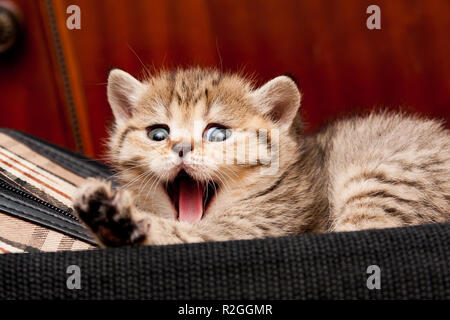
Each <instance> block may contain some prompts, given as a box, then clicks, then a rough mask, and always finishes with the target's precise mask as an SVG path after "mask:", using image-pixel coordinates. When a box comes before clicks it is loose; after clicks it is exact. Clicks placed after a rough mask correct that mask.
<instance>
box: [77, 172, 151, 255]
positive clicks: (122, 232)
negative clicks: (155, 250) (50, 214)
mask: <svg viewBox="0 0 450 320" xmlns="http://www.w3.org/2000/svg"><path fill="white" fill-rule="evenodd" d="M73 205H74V209H75V212H76V214H77V215H78V217H79V218H80V220H81V221H82V222H84V223H85V224H86V225H87V226H88V228H89V229H90V230H91V231H92V233H93V234H94V235H95V236H96V237H97V239H98V241H99V242H100V244H102V245H103V246H106V247H118V246H125V245H139V244H142V243H143V242H144V240H145V238H146V235H147V232H148V229H149V223H148V220H139V221H138V220H136V219H135V218H134V212H135V211H136V208H135V207H134V204H133V201H132V197H131V195H130V194H129V193H128V192H127V191H123V190H120V189H116V190H114V189H113V188H112V187H111V184H110V183H109V182H107V181H104V180H99V179H94V178H89V179H88V180H87V181H86V183H85V184H83V185H82V186H81V187H80V188H79V189H78V191H77V193H76V194H75V196H74V197H73Z"/></svg>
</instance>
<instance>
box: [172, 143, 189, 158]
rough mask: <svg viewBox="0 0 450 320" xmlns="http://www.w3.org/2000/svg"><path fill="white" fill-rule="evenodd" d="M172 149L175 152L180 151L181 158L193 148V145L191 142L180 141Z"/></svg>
mask: <svg viewBox="0 0 450 320" xmlns="http://www.w3.org/2000/svg"><path fill="white" fill-rule="evenodd" d="M172 150H173V151H174V152H175V153H178V156H179V157H180V158H183V157H184V156H185V155H186V154H188V153H189V152H190V151H191V150H192V146H191V144H190V143H187V142H180V143H177V144H176V145H174V146H173V147H172Z"/></svg>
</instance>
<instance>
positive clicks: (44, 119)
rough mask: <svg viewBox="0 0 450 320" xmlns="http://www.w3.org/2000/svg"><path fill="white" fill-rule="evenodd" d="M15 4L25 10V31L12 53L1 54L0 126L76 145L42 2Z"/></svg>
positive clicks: (62, 143)
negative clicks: (53, 59)
mask: <svg viewBox="0 0 450 320" xmlns="http://www.w3.org/2000/svg"><path fill="white" fill-rule="evenodd" d="M14 3H15V4H16V5H17V7H18V8H19V9H20V10H21V12H22V16H23V34H22V36H21V37H20V41H19V44H18V46H17V47H15V48H14V50H13V51H12V52H6V53H5V54H2V55H0V127H4V128H13V129H20V130H23V131H26V132H28V133H31V134H34V135H37V136H39V137H42V138H43V139H46V140H49V141H52V142H54V143H57V144H59V145H62V146H66V147H69V148H74V142H73V139H72V135H71V134H70V128H69V124H68V121H67V119H68V118H67V115H66V113H65V109H64V108H62V107H61V106H62V103H63V102H62V99H63V97H62V96H61V95H60V91H59V89H58V85H57V80H56V77H55V70H54V65H53V61H52V58H51V55H50V51H49V48H48V46H47V40H46V37H45V30H44V24H43V21H42V16H41V12H40V9H39V3H38V2H37V1H29V0H17V1H14Z"/></svg>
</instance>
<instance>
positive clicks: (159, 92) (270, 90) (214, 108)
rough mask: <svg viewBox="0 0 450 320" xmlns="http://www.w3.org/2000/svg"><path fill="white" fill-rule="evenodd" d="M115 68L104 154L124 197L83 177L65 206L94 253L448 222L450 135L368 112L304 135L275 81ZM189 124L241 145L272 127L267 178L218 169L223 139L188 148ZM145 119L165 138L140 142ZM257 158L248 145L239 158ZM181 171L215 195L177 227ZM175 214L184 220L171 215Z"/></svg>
mask: <svg viewBox="0 0 450 320" xmlns="http://www.w3.org/2000/svg"><path fill="white" fill-rule="evenodd" d="M114 72H115V74H112V75H111V76H110V80H109V99H110V103H111V105H112V108H113V111H114V114H115V117H116V126H115V127H114V129H113V130H112V133H111V139H110V155H111V159H112V161H113V163H114V165H115V166H116V168H117V170H118V172H119V178H120V180H121V182H122V184H123V185H124V186H125V187H126V189H127V191H118V192H117V191H114V190H112V188H111V187H110V184H109V183H107V182H103V181H98V180H89V182H88V183H87V184H86V185H85V186H83V187H82V188H81V189H80V191H79V192H78V194H77V195H76V197H75V200H74V206H75V208H76V210H77V212H78V214H79V215H80V217H81V219H82V220H83V221H85V222H86V224H87V225H88V226H89V227H90V228H91V229H92V230H93V232H94V234H96V235H97V237H98V238H99V241H100V242H101V243H103V244H104V245H111V246H112V245H122V244H136V243H144V244H168V243H182V242H200V241H215V240H230V239H245V238H255V237H267V236H282V235H288V234H299V233H305V232H327V231H351V230H361V229H370V228H387V227H398V226H406V225H412V224H420V223H429V222H443V221H450V136H449V132H448V131H447V130H445V129H444V128H443V127H442V125H441V124H440V123H438V122H436V121H432V120H423V119H418V118H415V117H411V116H405V115H399V114H389V113H379V114H371V115H369V116H367V117H355V118H351V119H346V120H341V121H337V122H335V123H334V124H332V125H330V126H328V127H327V128H325V129H323V130H322V131H321V132H319V133H317V134H315V135H310V136H304V135H302V134H301V129H302V124H301V121H300V118H299V117H298V115H297V110H298V106H299V102H300V95H299V93H298V90H297V88H296V86H295V84H294V83H293V82H292V81H291V80H290V79H288V78H286V77H279V78H276V79H274V80H272V81H270V82H269V83H268V84H266V85H265V86H263V87H262V88H260V89H257V90H255V89H253V88H252V87H251V85H250V83H249V82H247V81H246V80H244V79H242V78H240V77H238V76H235V75H222V74H220V73H218V72H216V71H209V70H200V69H191V70H187V71H178V72H177V73H162V74H161V75H159V76H155V77H154V78H151V79H150V80H149V81H148V82H146V83H145V84H144V85H143V84H141V83H140V82H138V81H137V80H135V79H133V78H131V76H129V75H126V74H125V73H123V72H120V71H114ZM194 121H200V122H201V124H200V126H201V128H207V125H208V124H209V123H220V124H223V125H226V127H227V128H230V129H231V130H233V136H232V138H234V137H237V138H238V137H239V136H240V135H241V136H242V137H244V138H249V137H250V135H251V132H252V130H255V129H258V128H264V129H267V130H273V129H276V130H278V132H279V133H280V135H279V140H277V141H274V140H276V139H275V135H271V134H269V140H270V142H271V143H270V144H267V145H264V144H263V145H262V146H263V148H267V149H268V150H270V151H271V152H272V151H273V150H276V151H277V152H278V153H277V156H278V158H279V159H278V160H279V163H278V167H277V170H276V171H275V172H272V173H271V174H263V173H262V172H263V171H261V169H263V168H264V167H265V166H267V163H265V165H264V164H261V163H260V162H258V161H256V162H251V161H250V162H249V161H239V160H242V159H239V156H238V155H235V157H236V159H234V160H235V162H234V163H233V164H223V163H220V162H219V158H218V156H217V155H218V154H219V153H220V150H219V149H217V148H218V147H219V146H220V145H225V144H226V143H231V142H228V140H225V141H222V142H206V143H204V144H203V145H199V144H197V142H199V143H200V142H201V141H202V134H201V132H200V134H197V133H195V130H196V129H195V126H194V125H193V122H194ZM154 123H157V124H164V125H167V127H168V128H170V135H169V137H167V139H166V140H164V141H158V142H156V141H149V140H147V138H146V128H147V127H149V126H151V125H153V124H154ZM180 128H184V129H185V130H184V131H182V130H179V131H177V130H178V129H180ZM202 130H203V129H202ZM232 138H231V139H232ZM237 138H235V139H237ZM187 140H190V141H191V147H192V148H191V149H192V150H191V149H189V151H188V152H189V153H188V154H187V155H186V154H185V155H184V157H181V156H180V157H181V160H180V159H179V158H180V157H178V155H177V154H176V153H175V152H173V150H174V149H173V148H174V145H177V144H179V143H180V141H187ZM258 141H259V140H258ZM177 150H178V149H177ZM200 154H201V155H202V157H200ZM256 155H258V153H257V152H256V153H255V152H254V150H252V149H251V148H249V149H246V152H245V156H244V158H245V159H247V160H248V159H252V157H255V156H256ZM194 158H195V161H194V160H193V159H194ZM272 160H273V159H272ZM237 163H239V164H237ZM180 166H182V168H183V169H179V168H180ZM180 170H186V171H187V172H188V174H189V175H190V176H192V177H194V178H195V179H197V180H198V181H209V180H214V181H215V182H217V185H218V187H219V189H218V192H217V194H216V196H215V197H214V198H213V201H210V203H209V205H208V206H207V207H205V209H204V210H205V213H204V214H203V217H202V218H201V220H199V221H195V223H191V222H186V221H177V210H181V209H176V208H174V207H173V206H172V205H171V203H170V199H169V197H168V196H167V194H166V191H165V188H164V184H165V183H166V182H170V181H173V179H174V178H175V177H176V176H177V174H178V173H179V171H180ZM174 215H175V218H174ZM178 216H179V218H180V220H183V219H181V212H179V213H178Z"/></svg>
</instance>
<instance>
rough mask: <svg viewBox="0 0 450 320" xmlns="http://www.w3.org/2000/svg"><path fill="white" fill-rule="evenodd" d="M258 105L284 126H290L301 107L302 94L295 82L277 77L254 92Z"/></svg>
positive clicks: (263, 111) (287, 78)
mask: <svg viewBox="0 0 450 320" xmlns="http://www.w3.org/2000/svg"><path fill="white" fill-rule="evenodd" d="M253 96H254V97H255V102H256V107H257V108H258V109H259V111H260V112H262V113H263V114H264V115H266V116H268V117H269V118H270V119H271V120H272V121H274V122H275V123H277V124H278V125H279V126H281V127H283V128H289V127H290V126H291V124H292V121H293V120H294V118H295V116H296V115H297V111H298V109H299V107H300V100H301V95H300V91H299V90H298V87H297V85H296V84H295V82H294V81H293V80H292V79H291V78H289V77H286V76H280V77H276V78H274V79H272V80H270V81H269V82H267V83H266V84H265V85H263V86H262V87H261V88H259V89H257V90H255V91H254V92H253Z"/></svg>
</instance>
